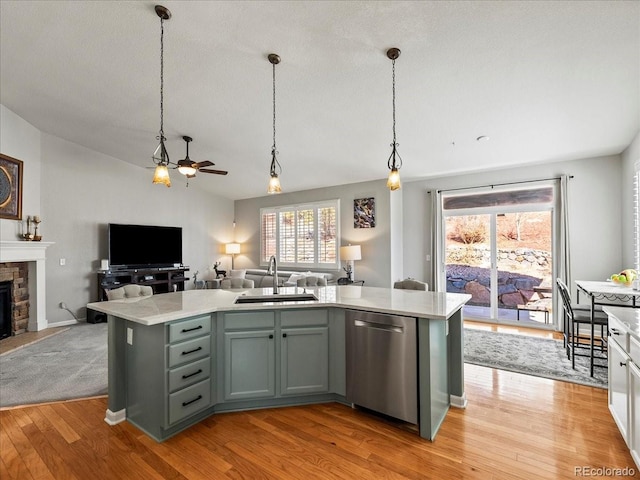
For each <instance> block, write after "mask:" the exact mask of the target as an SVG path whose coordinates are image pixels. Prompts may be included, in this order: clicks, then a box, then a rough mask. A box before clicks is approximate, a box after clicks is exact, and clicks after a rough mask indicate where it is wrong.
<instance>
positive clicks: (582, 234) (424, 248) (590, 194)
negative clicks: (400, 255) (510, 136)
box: [403, 155, 623, 283]
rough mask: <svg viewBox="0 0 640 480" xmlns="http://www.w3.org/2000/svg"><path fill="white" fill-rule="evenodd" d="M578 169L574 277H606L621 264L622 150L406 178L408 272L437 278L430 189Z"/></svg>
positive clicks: (572, 199)
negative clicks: (430, 256) (429, 257)
mask: <svg viewBox="0 0 640 480" xmlns="http://www.w3.org/2000/svg"><path fill="white" fill-rule="evenodd" d="M560 174H567V175H573V176H574V178H573V179H571V180H570V182H569V208H570V226H569V228H570V238H571V260H572V273H571V275H572V277H571V278H573V279H574V280H604V279H606V278H608V277H609V275H611V273H613V272H615V271H617V270H619V269H620V268H622V264H623V261H622V253H621V250H622V235H621V232H622V221H621V215H620V213H619V212H620V210H621V204H622V196H621V194H620V185H621V179H622V160H621V158H620V156H618V155H614V156H609V157H599V158H589V159H582V160H574V161H567V162H557V163H548V164H541V165H536V166H531V167H517V168H512V169H501V170H495V171H491V172H483V173H474V174H468V175H456V176H451V177H442V178H435V179H429V180H424V181H417V182H411V183H409V182H405V185H404V186H403V192H404V218H405V220H404V225H405V227H404V274H405V275H406V276H412V277H415V278H418V279H420V278H424V279H425V280H427V281H428V282H430V283H432V281H431V275H430V269H431V267H430V264H429V263H428V262H427V261H426V255H427V254H429V253H430V243H431V242H430V235H431V225H429V224H428V223H427V218H428V217H427V213H428V209H427V206H428V202H429V196H428V194H427V191H428V190H446V189H451V188H459V187H471V186H481V185H487V184H492V183H504V182H517V181H526V180H535V179H543V178H552V177H556V176H558V175H560Z"/></svg>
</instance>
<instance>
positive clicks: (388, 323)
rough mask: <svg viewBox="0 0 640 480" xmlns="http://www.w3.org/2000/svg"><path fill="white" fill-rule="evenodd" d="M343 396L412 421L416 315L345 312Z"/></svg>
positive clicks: (415, 406) (415, 420)
mask: <svg viewBox="0 0 640 480" xmlns="http://www.w3.org/2000/svg"><path fill="white" fill-rule="evenodd" d="M345 319H346V344H347V345H346V346H347V352H346V353H347V401H348V402H350V403H352V404H354V405H360V406H362V407H365V408H368V409H370V410H374V411H376V412H380V413H384V414H385V415H389V416H391V417H394V418H398V419H400V420H404V421H406V422H409V423H414V424H417V423H418V354H417V334H416V331H417V327H416V319H415V318H410V317H401V316H397V315H384V314H380V313H370V312H360V311H357V310H347V312H346V317H345Z"/></svg>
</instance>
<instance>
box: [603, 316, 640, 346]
mask: <svg viewBox="0 0 640 480" xmlns="http://www.w3.org/2000/svg"><path fill="white" fill-rule="evenodd" d="M603 310H604V311H605V313H607V314H608V315H611V316H613V317H615V318H617V319H618V320H619V321H620V322H621V323H622V326H623V327H624V328H625V330H627V332H628V333H629V335H631V336H632V337H634V338H635V339H636V340H638V341H639V342H640V308H629V307H603Z"/></svg>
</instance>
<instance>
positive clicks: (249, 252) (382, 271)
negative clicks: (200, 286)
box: [235, 174, 399, 287]
mask: <svg viewBox="0 0 640 480" xmlns="http://www.w3.org/2000/svg"><path fill="white" fill-rule="evenodd" d="M265 175H266V174H265ZM266 180H267V177H266V176H265V188H266ZM283 188H285V189H286V184H285V183H283ZM393 193H399V192H393ZM368 197H374V198H375V202H376V226H375V228H354V227H353V201H354V200H355V199H357V198H368ZM336 198H337V199H339V200H340V235H341V245H348V244H352V245H360V246H361V250H362V260H359V261H356V262H355V274H356V275H355V276H356V280H364V281H365V282H366V285H367V286H371V287H389V286H390V279H391V259H390V255H389V251H390V235H391V222H390V212H391V207H390V192H389V190H388V189H387V188H386V180H379V181H375V182H363V183H354V184H350V185H340V186H336V187H330V188H322V189H315V190H306V191H302V192H292V193H282V194H279V195H270V196H265V197H259V198H252V199H246V200H238V201H236V202H235V214H236V222H237V226H236V238H235V239H236V241H238V242H240V243H241V244H242V253H241V254H240V255H238V256H236V260H235V266H236V268H256V267H258V266H259V261H260V208H262V207H273V206H277V205H292V204H298V203H305V202H316V201H321V200H331V199H336ZM333 273H334V274H335V275H336V276H337V277H343V276H345V273H344V271H342V270H340V271H334V272H333Z"/></svg>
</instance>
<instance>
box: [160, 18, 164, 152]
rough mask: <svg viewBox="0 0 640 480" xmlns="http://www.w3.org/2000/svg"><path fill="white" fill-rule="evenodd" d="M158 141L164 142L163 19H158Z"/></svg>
mask: <svg viewBox="0 0 640 480" xmlns="http://www.w3.org/2000/svg"><path fill="white" fill-rule="evenodd" d="M160 140H161V141H163V140H164V18H162V17H160Z"/></svg>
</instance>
